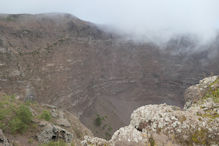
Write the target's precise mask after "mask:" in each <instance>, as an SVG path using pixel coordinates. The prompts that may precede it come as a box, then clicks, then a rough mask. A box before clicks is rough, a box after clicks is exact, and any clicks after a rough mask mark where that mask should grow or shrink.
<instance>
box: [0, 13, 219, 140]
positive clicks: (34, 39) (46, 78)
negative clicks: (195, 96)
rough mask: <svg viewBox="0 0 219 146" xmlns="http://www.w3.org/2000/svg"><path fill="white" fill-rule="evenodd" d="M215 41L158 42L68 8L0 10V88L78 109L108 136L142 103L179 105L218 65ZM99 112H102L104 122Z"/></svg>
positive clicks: (26, 96) (86, 120)
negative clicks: (134, 37) (105, 26)
mask: <svg viewBox="0 0 219 146" xmlns="http://www.w3.org/2000/svg"><path fill="white" fill-rule="evenodd" d="M218 42H219V41H217V40H216V41H215V42H212V44H209V45H208V48H209V49H205V51H199V52H196V53H189V51H184V50H183V49H184V48H187V49H188V48H189V47H194V46H195V45H196V42H193V41H192V40H190V39H189V37H187V36H184V37H181V38H180V37H179V38H176V39H173V40H171V41H169V42H168V43H167V45H165V46H162V48H163V49H160V47H158V46H157V45H155V44H153V43H135V42H133V41H125V40H123V39H122V38H121V37H120V36H118V35H115V34H113V33H106V32H104V31H102V30H101V29H99V28H98V27H97V26H95V25H93V24H91V23H89V22H84V21H81V20H79V19H78V18H75V17H73V16H71V15H68V14H48V15H1V16H0V90H3V91H4V92H8V93H16V94H18V96H20V97H21V98H27V99H28V100H37V101H39V102H43V103H49V104H54V105H57V106H59V107H63V108H65V109H68V110H69V111H71V112H75V113H76V114H77V115H78V116H80V119H81V121H82V122H83V123H85V124H86V125H87V126H88V127H89V128H91V130H92V131H94V134H96V135H99V136H102V137H105V136H103V135H106V136H107V135H110V134H112V133H113V131H115V130H116V129H117V128H119V127H121V126H123V125H125V124H128V122H129V117H130V114H131V112H132V111H133V110H134V109H135V108H136V107H139V106H141V105H145V104H149V103H164V102H165V103H168V104H172V105H178V106H181V107H182V106H183V104H184V99H183V92H184V90H185V88H187V87H188V86H190V85H192V84H194V83H196V82H197V81H198V80H199V79H201V78H202V77H203V76H205V75H208V74H210V73H215V74H217V73H218V72H219V68H217V66H218V65H217V64H218V60H219V58H218V55H215V54H217V50H218V49H219V48H218V46H219V45H218ZM212 52H213V53H212ZM212 56H213V57H212ZM97 114H98V115H100V116H101V117H104V120H102V123H101V126H100V127H96V126H95V124H94V120H95V119H96V118H97ZM104 127H105V130H103V128H104ZM106 127H107V128H106ZM107 129H111V130H107ZM95 131H96V132H97V133H96V132H95ZM106 132H108V133H107V134H106Z"/></svg>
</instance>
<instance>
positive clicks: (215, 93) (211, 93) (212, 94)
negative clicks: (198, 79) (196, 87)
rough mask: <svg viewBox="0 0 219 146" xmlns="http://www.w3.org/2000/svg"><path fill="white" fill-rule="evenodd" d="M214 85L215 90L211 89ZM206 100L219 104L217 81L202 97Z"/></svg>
mask: <svg viewBox="0 0 219 146" xmlns="http://www.w3.org/2000/svg"><path fill="white" fill-rule="evenodd" d="M214 85H215V86H216V88H213V86H214ZM207 98H212V99H213V101H214V102H215V103H219V79H217V80H216V81H215V82H214V83H212V84H211V85H210V86H209V90H208V92H207V93H206V94H205V96H204V99H207Z"/></svg>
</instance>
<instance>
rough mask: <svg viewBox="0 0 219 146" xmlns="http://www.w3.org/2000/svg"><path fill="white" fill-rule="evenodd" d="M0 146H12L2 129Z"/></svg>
mask: <svg viewBox="0 0 219 146" xmlns="http://www.w3.org/2000/svg"><path fill="white" fill-rule="evenodd" d="M0 146H11V145H10V144H9V141H8V139H7V138H6V137H5V135H4V133H3V132H2V130H1V129H0Z"/></svg>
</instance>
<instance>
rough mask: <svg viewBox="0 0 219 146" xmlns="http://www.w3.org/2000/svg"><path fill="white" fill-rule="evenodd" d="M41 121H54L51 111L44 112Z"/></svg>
mask: <svg viewBox="0 0 219 146" xmlns="http://www.w3.org/2000/svg"><path fill="white" fill-rule="evenodd" d="M40 119H44V120H46V121H50V120H51V119H52V115H51V113H50V111H47V110H44V111H43V112H42V114H41V115H40Z"/></svg>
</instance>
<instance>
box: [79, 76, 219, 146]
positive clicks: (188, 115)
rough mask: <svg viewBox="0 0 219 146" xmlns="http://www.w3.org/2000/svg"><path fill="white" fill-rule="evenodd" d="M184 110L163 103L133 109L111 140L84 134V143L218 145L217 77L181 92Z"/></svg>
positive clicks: (113, 145)
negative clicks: (123, 125)
mask: <svg viewBox="0 0 219 146" xmlns="http://www.w3.org/2000/svg"><path fill="white" fill-rule="evenodd" d="M185 100H186V104H185V106H184V109H181V108H179V107H176V106H170V105H167V104H160V105H146V106H142V107H140V108H138V109H136V110H135V111H134V112H133V113H132V115H131V121H130V124H129V125H128V126H126V127H123V128H120V129H119V130H118V131H116V132H115V133H114V134H113V136H112V138H111V140H109V141H106V140H104V139H99V138H91V137H85V140H84V141H82V144H83V145H85V146H89V145H92V146H93V145H95V146H104V145H109V146H111V145H112V146H145V145H150V146H155V145H156V146H161V145H172V146H180V145H211V146H213V145H218V144H219V78H218V76H213V77H209V78H205V79H203V80H201V81H200V82H199V84H197V85H194V86H191V87H189V88H188V89H187V90H186V92H185Z"/></svg>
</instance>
